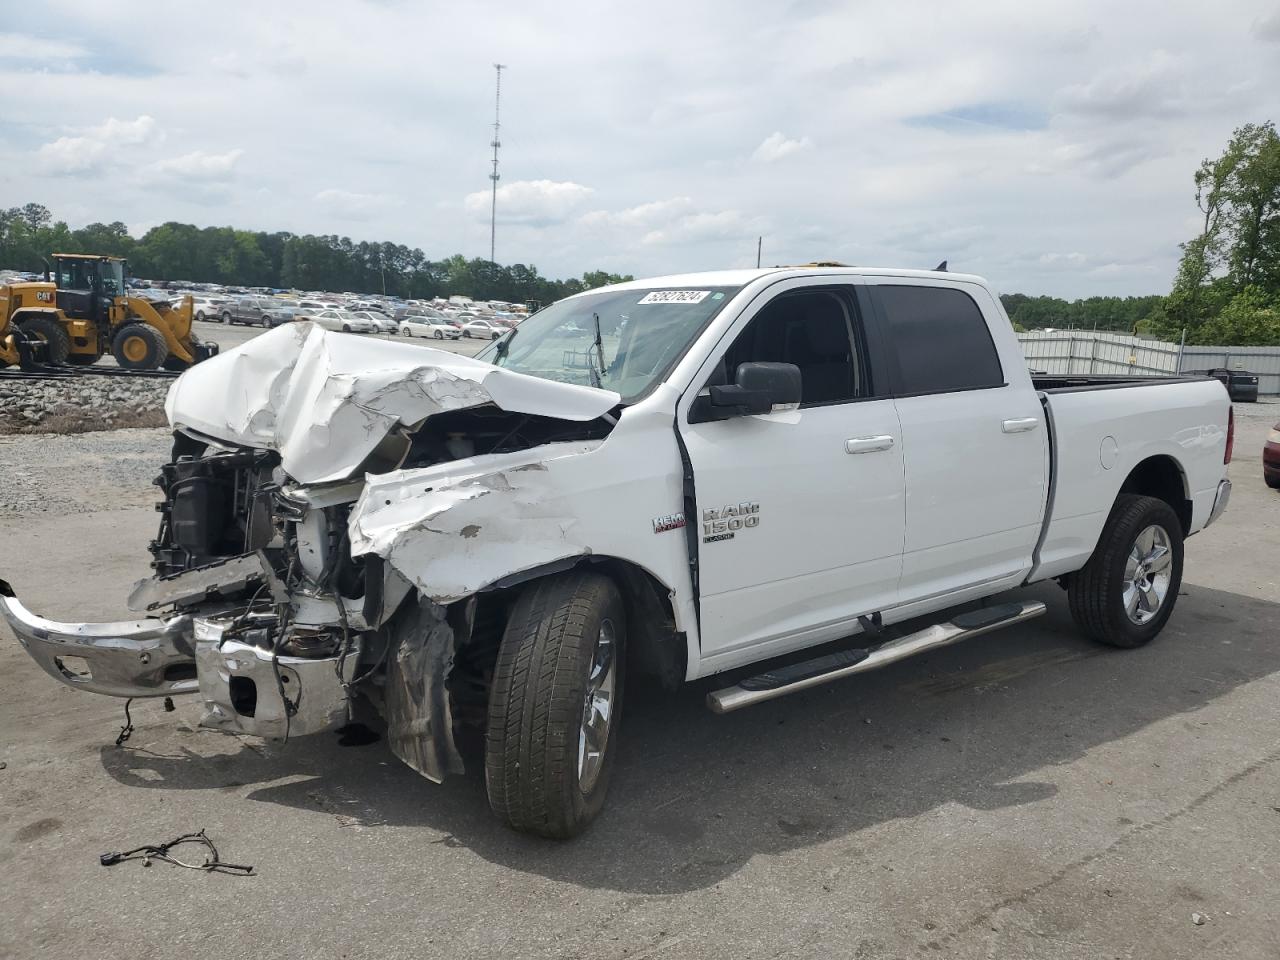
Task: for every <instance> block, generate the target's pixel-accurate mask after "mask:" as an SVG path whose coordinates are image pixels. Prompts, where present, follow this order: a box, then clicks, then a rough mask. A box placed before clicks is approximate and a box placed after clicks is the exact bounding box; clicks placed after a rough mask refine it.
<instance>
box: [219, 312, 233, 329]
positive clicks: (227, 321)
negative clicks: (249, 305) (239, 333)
mask: <svg viewBox="0 0 1280 960" xmlns="http://www.w3.org/2000/svg"><path fill="white" fill-rule="evenodd" d="M222 322H223V323H225V324H226V325H227V326H231V325H232V324H233V323H235V321H234V320H233V319H231V314H230V313H229V312H224V313H223V314H222Z"/></svg>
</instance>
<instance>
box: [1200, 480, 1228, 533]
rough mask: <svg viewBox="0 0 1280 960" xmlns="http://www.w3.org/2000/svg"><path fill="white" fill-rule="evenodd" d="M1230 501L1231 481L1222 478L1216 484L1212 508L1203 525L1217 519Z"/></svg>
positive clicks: (1207, 524)
mask: <svg viewBox="0 0 1280 960" xmlns="http://www.w3.org/2000/svg"><path fill="white" fill-rule="evenodd" d="M1230 502H1231V481H1230V480H1223V481H1222V482H1221V483H1219V484H1218V493H1217V495H1216V496H1215V497H1214V498H1213V509H1212V510H1210V511H1209V519H1208V520H1206V521H1205V523H1204V525H1205V526H1206V527H1207V526H1209V524H1211V523H1213V521H1215V520H1217V519H1218V518H1219V517H1220V516H1222V514H1223V513H1224V512H1225V511H1226V509H1227V504H1228V503H1230Z"/></svg>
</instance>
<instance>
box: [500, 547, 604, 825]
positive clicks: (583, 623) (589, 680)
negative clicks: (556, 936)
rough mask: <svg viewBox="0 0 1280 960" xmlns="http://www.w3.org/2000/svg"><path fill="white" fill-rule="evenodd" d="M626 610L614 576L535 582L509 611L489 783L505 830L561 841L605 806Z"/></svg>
mask: <svg viewBox="0 0 1280 960" xmlns="http://www.w3.org/2000/svg"><path fill="white" fill-rule="evenodd" d="M625 660H626V611H625V609H624V607H623V603H622V595H621V594H620V593H619V592H618V588H617V586H616V585H615V584H614V582H613V581H612V580H610V579H609V578H608V577H606V576H603V575H601V574H599V573H587V572H581V571H576V570H573V571H569V572H567V573H562V574H559V575H557V576H552V577H547V578H545V579H542V580H538V581H535V582H534V583H532V584H530V585H529V586H528V587H526V588H525V590H524V592H523V593H522V594H520V597H519V599H517V600H516V603H515V605H514V606H513V607H512V610H511V616H510V618H509V619H508V621H507V626H506V629H505V631H504V632H503V636H502V644H501V646H500V647H499V649H498V660H497V663H496V664H495V666H494V673H493V686H492V689H491V691H490V694H489V721H488V732H487V734H486V737H485V785H486V787H487V788H488V794H489V806H490V807H491V808H492V810H493V812H494V813H495V814H496V815H497V816H498V818H499V819H500V820H502V821H503V822H505V823H506V824H507V825H508V826H510V827H513V828H514V829H516V830H520V831H523V832H525V833H534V834H538V835H540V836H544V837H553V838H557V839H564V838H567V837H571V836H574V835H575V834H577V833H579V832H581V831H582V830H583V828H585V827H586V826H587V824H589V823H590V822H591V821H592V820H593V819H594V818H595V816H596V814H598V813H599V812H600V810H601V808H602V807H603V806H604V799H605V794H606V792H607V791H608V788H609V777H610V774H611V772H612V770H613V766H614V760H615V755H616V753H617V736H618V717H619V711H620V709H621V706H622V691H623V680H624V676H623V674H624V666H625Z"/></svg>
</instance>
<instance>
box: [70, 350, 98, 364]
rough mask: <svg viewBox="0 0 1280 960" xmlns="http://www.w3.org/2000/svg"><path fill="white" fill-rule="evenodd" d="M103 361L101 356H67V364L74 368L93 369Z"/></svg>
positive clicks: (89, 354) (84, 354) (83, 354)
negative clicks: (92, 367)
mask: <svg viewBox="0 0 1280 960" xmlns="http://www.w3.org/2000/svg"><path fill="white" fill-rule="evenodd" d="M101 359H102V358H101V356H99V355H98V354H93V353H69V354H67V363H68V364H69V365H71V366H73V367H91V366H93V365H94V364H95V363H97V362H98V361H99V360H101Z"/></svg>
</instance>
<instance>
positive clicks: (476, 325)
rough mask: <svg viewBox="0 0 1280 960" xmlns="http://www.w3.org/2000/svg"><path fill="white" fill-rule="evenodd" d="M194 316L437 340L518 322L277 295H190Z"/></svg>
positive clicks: (479, 335)
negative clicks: (303, 324) (302, 324)
mask: <svg viewBox="0 0 1280 960" xmlns="http://www.w3.org/2000/svg"><path fill="white" fill-rule="evenodd" d="M194 301H195V307H194V316H195V319H196V320H204V321H208V322H212V323H225V324H228V325H231V324H237V323H238V324H244V325H246V326H255V327H264V328H270V327H278V326H279V325H280V324H282V323H292V322H294V321H297V320H309V321H311V322H313V323H316V324H318V325H320V326H322V327H324V328H325V329H327V330H336V331H340V332H342V333H382V334H398V335H400V336H404V337H426V338H430V339H435V340H458V339H462V338H475V339H480V340H496V339H497V338H498V337H500V336H502V335H503V334H504V333H506V332H507V331H508V330H510V329H512V328H513V327H515V326H516V324H517V323H519V322H520V315H519V314H516V313H504V314H499V313H493V314H491V315H489V316H480V315H478V314H476V313H473V312H469V311H467V310H457V309H455V310H451V311H449V312H446V311H445V310H444V309H440V308H435V307H429V306H425V305H420V304H406V305H403V306H398V307H394V308H387V307H384V306H381V305H379V304H369V303H358V304H353V305H352V306H350V307H348V306H342V305H339V304H335V303H328V302H325V301H321V300H285V299H283V298H280V297H266V296H255V297H238V298H234V299H229V300H226V299H220V298H215V297H211V296H208V295H194Z"/></svg>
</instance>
